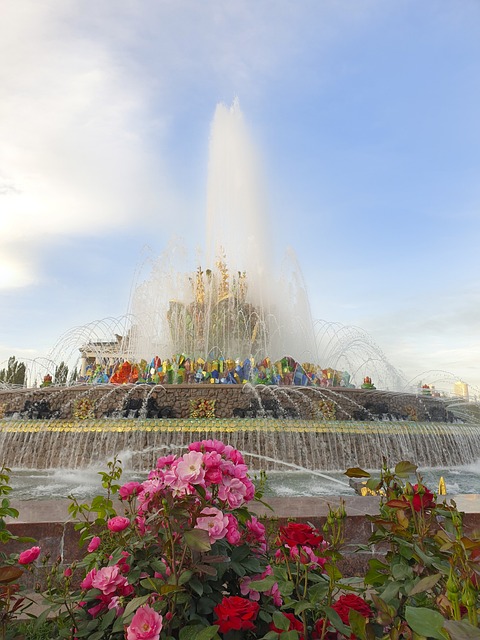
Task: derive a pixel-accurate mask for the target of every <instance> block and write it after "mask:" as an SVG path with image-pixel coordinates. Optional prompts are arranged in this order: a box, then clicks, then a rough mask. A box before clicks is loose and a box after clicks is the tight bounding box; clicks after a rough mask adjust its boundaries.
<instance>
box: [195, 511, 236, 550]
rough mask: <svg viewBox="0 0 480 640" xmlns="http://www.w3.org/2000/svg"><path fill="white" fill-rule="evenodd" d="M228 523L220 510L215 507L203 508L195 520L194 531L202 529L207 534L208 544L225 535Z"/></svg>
mask: <svg viewBox="0 0 480 640" xmlns="http://www.w3.org/2000/svg"><path fill="white" fill-rule="evenodd" d="M228 525H229V521H228V518H227V516H226V515H224V514H223V513H222V512H221V511H220V509H217V508H216V507H205V509H203V510H202V512H201V513H200V517H198V518H197V524H196V525H195V529H203V530H204V531H207V532H208V537H209V539H210V542H211V543H213V542H215V540H221V539H222V538H224V537H225V536H226V534H227V530H228Z"/></svg>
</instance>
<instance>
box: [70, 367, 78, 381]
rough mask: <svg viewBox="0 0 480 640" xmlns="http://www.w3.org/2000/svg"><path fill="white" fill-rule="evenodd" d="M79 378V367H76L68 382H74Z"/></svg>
mask: <svg viewBox="0 0 480 640" xmlns="http://www.w3.org/2000/svg"><path fill="white" fill-rule="evenodd" d="M77 378H78V369H77V367H75V369H74V370H73V371H72V373H71V374H70V378H69V380H68V383H69V384H74V383H75V382H76V381H77Z"/></svg>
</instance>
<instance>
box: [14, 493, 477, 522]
mask: <svg viewBox="0 0 480 640" xmlns="http://www.w3.org/2000/svg"><path fill="white" fill-rule="evenodd" d="M442 497H443V496H442ZM444 497H445V499H447V500H448V501H450V500H454V501H455V503H456V505H457V508H458V509H459V511H462V512H464V513H467V514H478V513H480V494H458V495H447V496H444ZM341 500H343V502H344V504H345V509H346V512H347V516H364V515H375V514H377V513H378V502H379V498H377V497H376V496H342V497H340V496H316V497H312V496H308V497H306V496H305V497H302V496H291V497H272V498H266V499H265V502H266V504H267V505H270V507H271V509H269V508H268V507H267V506H265V505H263V504H261V503H252V504H251V505H249V507H250V508H251V510H252V511H253V512H254V513H255V514H256V515H257V516H261V517H272V518H282V519H283V518H302V519H308V518H319V517H320V518H321V517H324V516H326V515H327V514H328V509H329V506H331V507H332V508H335V507H337V506H338V505H339V504H340V501H341ZM10 504H11V506H12V507H13V508H15V509H17V510H18V511H19V516H18V518H6V523H7V524H12V523H16V524H23V523H25V524H28V523H66V522H70V521H72V517H71V515H70V514H69V513H68V506H69V505H70V504H71V500H69V499H67V498H64V499H55V500H11V501H10Z"/></svg>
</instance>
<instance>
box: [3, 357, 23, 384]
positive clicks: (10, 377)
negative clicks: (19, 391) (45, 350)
mask: <svg viewBox="0 0 480 640" xmlns="http://www.w3.org/2000/svg"><path fill="white" fill-rule="evenodd" d="M25 375H26V366H25V363H24V362H19V361H18V360H17V359H16V358H15V356H11V357H10V358H9V359H8V365H7V368H6V369H0V382H6V383H7V384H16V385H21V386H24V385H25Z"/></svg>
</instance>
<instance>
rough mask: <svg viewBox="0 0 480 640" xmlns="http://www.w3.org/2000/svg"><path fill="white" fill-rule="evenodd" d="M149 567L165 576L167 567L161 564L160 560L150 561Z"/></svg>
mask: <svg viewBox="0 0 480 640" xmlns="http://www.w3.org/2000/svg"><path fill="white" fill-rule="evenodd" d="M150 566H151V567H152V569H153V570H154V571H156V572H157V573H161V574H162V576H163V575H165V573H166V571H167V567H166V565H165V563H164V562H162V561H161V560H151V561H150Z"/></svg>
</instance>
